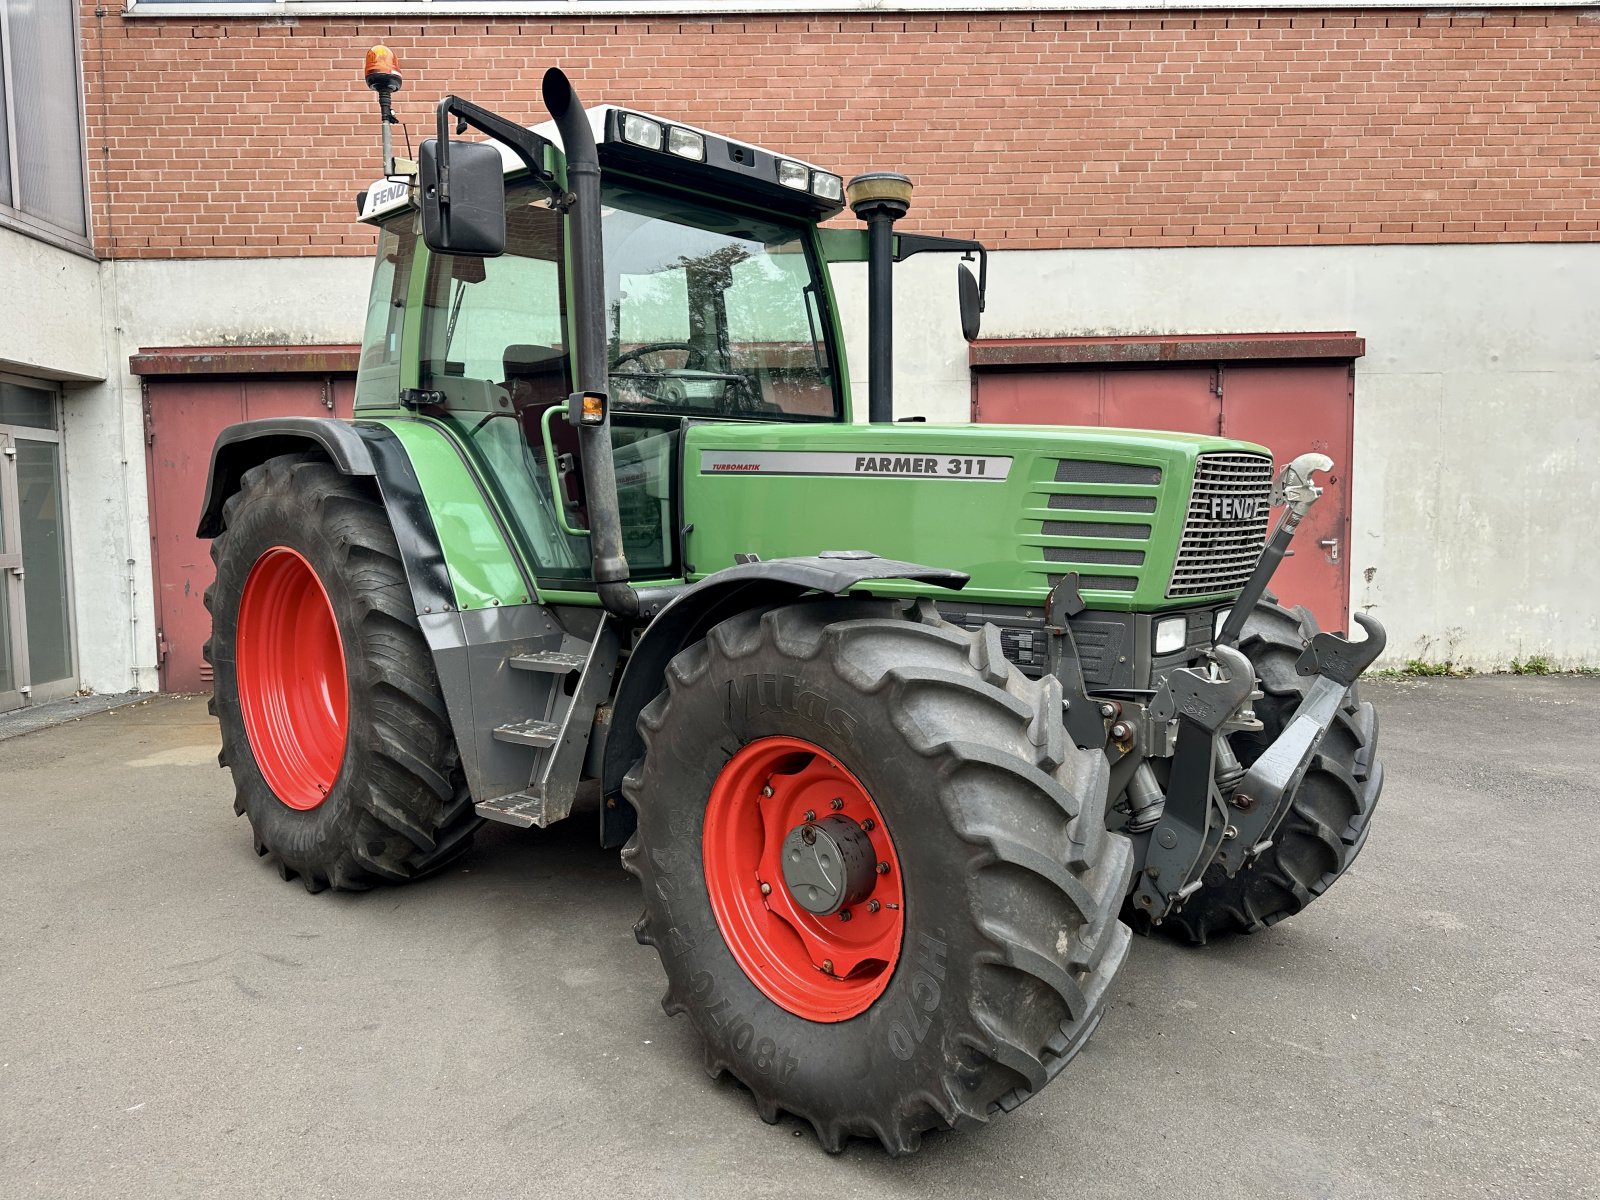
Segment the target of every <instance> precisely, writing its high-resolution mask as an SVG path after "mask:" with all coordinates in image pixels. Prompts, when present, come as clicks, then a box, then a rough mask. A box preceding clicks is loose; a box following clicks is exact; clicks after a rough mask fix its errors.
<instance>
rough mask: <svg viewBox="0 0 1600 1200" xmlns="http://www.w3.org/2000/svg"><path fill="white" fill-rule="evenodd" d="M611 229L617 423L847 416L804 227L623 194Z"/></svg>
mask: <svg viewBox="0 0 1600 1200" xmlns="http://www.w3.org/2000/svg"><path fill="white" fill-rule="evenodd" d="M602 229H603V231H604V237H605V265H606V341H607V353H608V362H609V373H610V392H611V404H612V410H613V411H614V412H616V411H621V412H639V413H657V414H662V415H671V416H697V417H732V418H739V417H744V418H756V419H766V420H773V419H778V420H783V419H790V420H793V419H797V418H798V419H806V418H812V419H817V418H820V419H825V420H826V419H832V418H834V417H835V416H836V414H837V413H838V411H839V408H838V397H837V394H836V388H835V380H834V376H833V368H832V364H831V363H830V362H829V360H828V355H827V344H826V342H825V341H824V339H823V337H822V328H823V318H822V313H821V309H820V306H819V304H818V298H817V288H816V284H815V282H814V279H813V269H812V263H811V259H810V255H809V253H808V252H807V250H806V241H805V239H804V238H803V237H802V236H801V230H800V229H799V228H798V227H795V226H788V225H780V224H777V223H774V222H773V221H770V220H764V219H761V218H756V217H749V216H744V215H742V214H738V213H734V212H728V211H718V210H715V209H710V208H704V207H701V206H700V205H697V204H693V203H690V202H686V201H683V200H677V199H665V198H662V197H660V196H655V195H650V194H648V193H645V192H641V191H638V190H636V189H632V188H628V187H622V186H617V185H612V186H609V187H607V188H606V189H605V192H604V218H603V223H602Z"/></svg>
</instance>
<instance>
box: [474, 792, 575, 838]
mask: <svg viewBox="0 0 1600 1200" xmlns="http://www.w3.org/2000/svg"><path fill="white" fill-rule="evenodd" d="M472 807H473V809H474V810H476V812H477V814H478V815H479V816H480V817H483V818H485V819H486V820H490V821H499V822H500V823H501V824H502V825H515V826H516V827H517V828H518V829H533V828H535V827H537V828H539V829H543V828H544V827H545V826H546V825H551V824H554V823H555V822H556V821H559V820H560V819H561V818H562V817H564V816H566V815H567V811H568V808H569V807H570V806H562V807H561V810H560V811H559V812H552V811H551V806H550V805H549V804H547V803H546V802H545V800H544V798H543V797H540V796H530V795H529V794H528V793H527V792H512V793H511V794H510V795H509V796H500V797H497V798H496V799H494V800H485V801H483V802H482V803H481V804H474V805H473V806H472Z"/></svg>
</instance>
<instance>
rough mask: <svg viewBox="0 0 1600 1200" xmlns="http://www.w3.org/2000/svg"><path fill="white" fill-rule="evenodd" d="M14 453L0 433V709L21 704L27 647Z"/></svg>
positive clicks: (9, 442) (4, 436)
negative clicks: (23, 613) (23, 624)
mask: <svg viewBox="0 0 1600 1200" xmlns="http://www.w3.org/2000/svg"><path fill="white" fill-rule="evenodd" d="M16 453H17V451H16V447H15V446H13V445H12V444H11V438H10V437H8V436H7V435H6V434H3V433H0V712H5V711H6V710H8V709H12V708H18V707H20V706H21V704H22V700H23V695H24V693H23V691H22V688H23V687H24V686H25V684H24V681H25V680H26V679H27V665H26V663H25V661H24V655H26V653H27V647H26V646H25V645H24V644H23V640H22V627H21V622H20V614H21V613H22V611H23V607H24V601H23V594H22V581H23V577H24V574H23V568H22V549H21V538H20V537H19V536H18V531H17V505H16V499H15V492H14V489H13V488H11V487H8V486H7V484H8V483H9V482H11V475H12V474H13V471H14V468H13V467H12V464H13V463H14V462H15V461H16Z"/></svg>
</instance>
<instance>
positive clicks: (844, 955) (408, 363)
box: [200, 48, 1384, 1153]
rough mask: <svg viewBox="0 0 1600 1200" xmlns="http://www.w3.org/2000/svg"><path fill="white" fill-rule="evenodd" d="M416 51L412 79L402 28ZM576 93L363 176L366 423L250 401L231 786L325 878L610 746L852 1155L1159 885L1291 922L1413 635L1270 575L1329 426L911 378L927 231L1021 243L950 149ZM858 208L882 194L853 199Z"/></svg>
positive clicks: (1026, 1020)
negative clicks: (1341, 625) (900, 145)
mask: <svg viewBox="0 0 1600 1200" xmlns="http://www.w3.org/2000/svg"><path fill="white" fill-rule="evenodd" d="M368 81H369V84H372V85H373V86H374V87H376V88H377V89H378V90H379V92H380V97H381V99H382V101H383V104H384V113H385V116H386V117H388V116H389V107H388V102H389V92H391V91H393V90H394V88H396V87H398V83H399V80H398V74H397V73H396V72H395V70H394V64H393V61H392V58H391V57H390V56H388V52H387V51H382V50H381V48H380V50H379V51H375V52H374V54H373V55H372V56H371V57H370V58H369V76H368ZM543 100H544V103H545V106H546V107H547V108H548V110H549V112H550V116H551V118H552V120H551V122H550V123H549V124H547V125H544V126H540V127H538V128H536V129H532V130H529V129H524V128H522V127H521V126H519V125H517V124H515V123H513V122H511V121H508V120H506V119H504V118H502V117H499V116H496V115H495V114H493V113H491V112H488V111H486V110H484V109H482V108H480V107H477V106H475V105H473V104H470V103H467V102H465V101H463V100H461V99H458V98H456V97H453V96H452V97H447V98H446V99H444V100H442V101H441V102H440V103H439V105H438V108H437V136H436V137H434V138H430V139H428V140H426V141H423V142H422V143H421V144H420V145H419V146H418V157H417V161H416V163H415V164H412V163H409V162H406V161H405V160H394V159H392V158H389V157H388V155H387V154H386V164H385V169H386V172H387V174H386V177H385V179H384V180H382V181H380V182H378V183H376V184H374V185H373V186H372V187H371V188H370V189H369V190H368V191H366V192H365V193H363V194H362V196H361V197H360V200H359V203H360V205H361V216H362V219H363V220H365V221H367V222H369V223H371V224H373V225H375V226H377V229H378V251H377V269H376V271H375V273H374V277H373V285H372V292H371V301H370V305H369V308H368V310H367V318H366V332H365V339H364V345H363V348H362V354H361V366H360V374H359V378H358V383H357V391H356V411H355V416H354V419H353V420H350V421H341V420H337V419H299V418H286V419H276V420H263V421H251V422H247V423H244V424H239V425H233V426H230V427H229V428H227V429H226V430H225V431H224V432H223V433H222V434H221V435H220V437H219V439H218V441H217V445H216V449H215V452H214V455H213V461H212V467H211V477H210V481H209V486H208V490H207V494H206V499H205V506H204V511H203V514H202V516H201V521H200V533H201V535H202V536H204V537H208V538H211V539H213V541H212V557H213V558H214V559H215V562H216V582H215V584H214V586H213V587H212V588H211V590H210V591H209V592H208V593H207V603H208V604H209V606H210V608H211V613H212V619H213V623H214V629H213V635H212V639H211V641H210V642H209V643H208V647H207V654H208V657H209V659H210V661H211V662H212V664H213V667H214V669H215V699H214V711H215V713H216V716H217V717H218V719H219V720H220V722H221V726H222V739H223V750H222V756H221V760H222V762H223V764H224V765H225V766H227V767H229V768H230V769H231V770H232V772H233V779H234V783H235V786H236V788H237V801H236V804H235V807H236V809H237V811H238V812H240V813H243V814H244V815H246V816H248V817H249V819H250V824H251V826H252V828H253V830H254V835H255V848H256V850H257V852H258V853H259V854H261V855H271V856H273V858H275V860H276V863H277V866H278V870H279V873H280V874H281V875H282V876H283V878H285V879H293V878H295V877H298V878H300V879H301V880H303V881H304V884H305V886H306V888H307V889H308V890H310V891H313V892H315V891H319V890H321V889H323V888H327V887H333V888H346V889H361V888H367V887H371V886H373V885H375V884H380V883H402V882H405V881H407V880H412V879H417V878H420V877H422V876H424V875H427V874H429V873H431V872H434V871H437V870H439V869H440V868H441V867H442V866H444V865H445V864H446V863H449V862H451V861H452V860H454V859H455V858H456V857H457V856H459V855H460V854H461V853H462V852H463V851H464V850H465V849H466V848H467V845H468V843H469V840H470V839H471V837H472V834H473V831H474V829H475V828H476V827H477V826H478V825H480V824H481V823H482V822H483V821H484V820H486V819H487V820H492V821H501V822H505V823H508V824H511V825H516V826H523V827H528V826H537V827H540V828H543V827H546V826H549V825H551V824H552V823H554V822H556V821H559V820H561V819H563V818H565V817H567V816H568V815H569V814H570V813H571V812H572V810H573V806H574V801H575V799H576V798H577V797H578V795H579V790H580V786H582V785H584V784H585V783H586V781H594V784H593V785H591V787H590V790H591V791H593V792H594V793H596V794H597V796H598V802H597V804H598V812H599V818H598V823H599V831H598V832H599V838H600V841H601V842H602V844H603V845H605V846H608V847H622V848H623V849H622V859H623V864H624V865H625V866H626V868H627V870H628V871H630V872H631V873H632V874H634V875H635V876H637V877H638V879H639V881H640V883H641V884H642V885H643V892H644V915H643V917H642V918H641V919H640V921H639V923H638V925H637V927H636V932H637V935H638V939H639V941H640V942H642V943H644V944H646V945H649V946H654V947H655V949H656V951H657V953H658V954H659V956H660V959H661V964H662V966H663V968H664V969H665V971H666V975H667V991H666V997H665V1000H664V1002H663V1003H664V1006H665V1008H666V1010H667V1012H668V1013H669V1014H677V1013H684V1014H687V1015H688V1017H689V1019H690V1020H691V1021H692V1022H693V1023H694V1025H695V1027H696V1028H697V1029H698V1031H699V1032H700V1034H701V1035H702V1037H703V1038H704V1041H705V1047H706V1050H705V1056H706V1057H705V1062H706V1066H707V1068H708V1070H710V1072H711V1073H712V1074H713V1075H714V1076H715V1075H718V1074H721V1073H722V1072H728V1073H730V1074H732V1075H734V1076H736V1077H737V1078H738V1079H739V1080H740V1081H741V1082H743V1083H744V1084H745V1085H746V1086H747V1087H748V1088H749V1090H750V1091H751V1092H752V1093H753V1094H754V1098H755V1103H756V1108H757V1110H758V1111H759V1113H760V1115H761V1116H762V1117H764V1118H765V1119H766V1120H768V1121H776V1120H778V1118H779V1114H780V1113H782V1112H785V1111H787V1112H790V1113H793V1114H795V1115H797V1116H799V1117H801V1118H803V1119H805V1120H807V1121H809V1122H810V1123H811V1124H812V1125H813V1126H814V1127H815V1129H816V1132H817V1136H818V1138H819V1139H820V1141H821V1143H822V1145H823V1146H824V1147H826V1148H827V1149H829V1150H838V1149H840V1148H841V1146H842V1145H843V1143H844V1141H845V1140H846V1139H847V1138H849V1137H851V1136H855V1135H865V1136H869V1137H876V1138H878V1139H879V1140H880V1141H881V1142H882V1143H883V1145H884V1146H885V1147H886V1148H887V1149H888V1150H889V1151H890V1152H892V1153H899V1152H904V1151H909V1150H912V1149H915V1148H916V1146H917V1145H918V1143H919V1141H920V1139H921V1135H922V1133H923V1131H925V1130H929V1129H938V1128H946V1127H966V1126H970V1125H974V1124H978V1123H982V1122H985V1121H987V1120H988V1119H989V1117H990V1116H991V1115H993V1114H995V1113H996V1112H999V1111H1002V1110H1010V1109H1012V1108H1014V1107H1015V1106H1016V1105H1018V1104H1020V1103H1022V1102H1023V1101H1024V1100H1027V1099H1028V1098H1029V1097H1031V1096H1032V1095H1034V1094H1035V1093H1036V1092H1038V1091H1039V1090H1040V1089H1041V1088H1043V1087H1044V1086H1045V1085H1046V1084H1047V1083H1048V1082H1049V1081H1050V1080H1051V1079H1052V1078H1054V1077H1055V1075H1056V1074H1057V1073H1058V1072H1059V1071H1060V1070H1061V1068H1062V1067H1063V1066H1064V1065H1065V1064H1066V1063H1067V1062H1068V1061H1069V1060H1070V1059H1071V1058H1072V1057H1073V1055H1074V1054H1075V1053H1076V1052H1077V1051H1078V1049H1079V1048H1080V1047H1081V1046H1082V1045H1083V1044H1084V1042H1085V1040H1086V1039H1087V1038H1088V1037H1089V1035H1090V1034H1091V1033H1092V1032H1093V1030H1094V1028H1095V1026H1096V1025H1097V1024H1098V1022H1099V1020H1100V1018H1101V1015H1102V1014H1103V1012H1104V1011H1105V1005H1106V998H1107V988H1108V985H1109V984H1110V982H1111V979H1112V977H1113V976H1114V975H1115V973H1116V971H1117V969H1118V967H1119V966H1120V965H1121V963H1122V961H1123V958H1124V955H1125V954H1126V952H1127V949H1128V945H1129V940H1130V932H1131V930H1130V926H1131V927H1133V928H1140V929H1152V928H1155V927H1157V926H1160V927H1161V928H1162V929H1164V930H1169V931H1173V932H1175V933H1177V934H1178V935H1180V936H1182V937H1184V938H1186V939H1189V940H1192V941H1195V942H1204V941H1205V940H1206V938H1207V937H1208V936H1209V935H1212V934H1215V933H1217V932H1219V931H1232V932H1250V931H1254V930H1259V929H1262V928H1263V927H1265V926H1267V925H1270V924H1272V923H1273V922H1274V921H1277V920H1278V919H1280V918H1282V917H1285V916H1288V915H1290V914H1292V913H1295V912H1298V911H1299V910H1300V909H1301V908H1303V907H1304V906H1305V905H1306V904H1307V903H1309V902H1310V901H1311V900H1312V899H1314V898H1315V897H1317V896H1318V895H1320V894H1321V893H1322V892H1323V891H1325V890H1326V889H1327V888H1328V886H1329V885H1330V884H1331V883H1332V882H1333V881H1334V880H1335V879H1336V878H1337V877H1338V876H1339V875H1340V874H1341V873H1342V872H1343V871H1344V870H1345V869H1346V868H1348V867H1349V865H1350V863H1351V860H1352V859H1354V857H1355V856H1356V854H1357V853H1358V852H1359V851H1360V849H1361V846H1362V843H1363V842H1364V840H1365V838H1366V834H1367V827H1368V822H1369V820H1370V818H1371V816H1372V812H1373V809H1374V806H1375V805H1376V802H1377V799H1378V793H1379V789H1380V786H1381V782H1382V769H1381V767H1380V765H1379V763H1378V761H1377V759H1376V758H1375V757H1374V751H1375V746H1376V740H1377V731H1378V726H1377V720H1376V718H1375V716H1374V714H1373V710H1372V708H1371V706H1370V705H1368V704H1364V703H1361V702H1360V700H1359V699H1358V698H1357V695H1356V689H1355V681H1356V677H1357V676H1358V675H1359V674H1360V673H1361V672H1362V670H1363V669H1364V668H1365V667H1366V666H1367V665H1369V664H1370V663H1371V661H1372V660H1373V659H1374V658H1376V657H1377V655H1378V653H1379V652H1380V650H1381V649H1382V646H1383V641H1384V635H1383V632H1382V630H1381V628H1380V627H1379V626H1378V624H1377V623H1376V622H1374V621H1371V620H1368V619H1367V618H1366V617H1364V616H1359V615H1358V616H1357V618H1356V619H1357V620H1358V621H1359V622H1360V624H1361V625H1362V626H1363V627H1364V628H1365V632H1366V636H1365V639H1364V640H1362V641H1356V642H1351V641H1347V640H1346V639H1344V638H1342V637H1339V636H1335V635H1333V634H1328V633H1318V632H1317V630H1316V628H1315V626H1314V624H1313V622H1312V619H1311V617H1310V615H1309V614H1308V613H1307V612H1306V611H1305V610H1304V609H1285V608H1282V607H1279V605H1278V604H1277V603H1276V602H1275V601H1274V600H1273V599H1272V598H1271V596H1270V595H1269V594H1268V593H1267V592H1266V590H1265V589H1266V586H1267V584H1268V581H1269V577H1270V576H1271V575H1272V571H1273V568H1274V567H1275V566H1276V565H1277V563H1278V562H1279V561H1280V560H1281V559H1282V557H1283V555H1284V553H1285V551H1286V550H1287V548H1288V545H1289V542H1290V538H1291V537H1292V535H1293V533H1294V529H1295V526H1296V525H1297V524H1298V523H1299V521H1300V519H1301V518H1302V517H1303V516H1304V514H1305V512H1306V509H1307V508H1308V507H1309V506H1310V505H1311V504H1312V502H1313V501H1314V500H1315V499H1316V496H1317V494H1318V490H1319V489H1318V488H1317V487H1316V486H1315V484H1314V483H1313V482H1312V474H1313V472H1314V471H1318V470H1326V469H1328V468H1329V467H1330V466H1331V463H1330V462H1329V461H1328V460H1327V459H1326V458H1323V457H1321V456H1319V455H1314V454H1313V455H1305V456H1302V457H1301V458H1298V459H1296V460H1295V461H1294V462H1293V463H1291V464H1289V465H1288V466H1287V467H1286V468H1284V469H1283V471H1282V472H1281V473H1280V474H1279V475H1278V476H1277V477H1276V480H1274V474H1273V464H1272V459H1271V457H1270V454H1269V453H1268V452H1267V451H1266V450H1264V449H1263V448H1262V447H1260V446H1255V445H1251V444H1248V443H1243V442H1238V441H1230V440H1225V439H1222V438H1216V437H1203V436H1192V435H1187V434H1168V433H1153V432H1143V431H1133V430H1119V429H1079V428H1049V429H1044V428H1030V427H1020V426H1014V427H1002V426H982V427H976V426H970V425H934V424H929V423H924V422H921V421H919V420H918V419H917V418H916V417H902V418H901V419H899V420H896V419H895V418H894V415H893V412H892V407H891V394H890V367H891V346H890V317H891V277H892V273H893V269H894V263H895V262H898V261H900V260H903V259H905V258H906V257H908V256H910V255H913V254H921V253H933V252H946V253H951V254H958V255H963V256H965V257H966V258H967V259H969V260H970V259H974V258H975V259H976V260H977V263H978V266H979V275H978V276H974V274H973V273H972V272H971V271H970V270H969V269H968V268H967V267H966V266H965V265H964V264H960V265H958V267H957V276H958V282H959V285H960V286H959V289H958V294H957V297H956V298H957V300H958V301H959V304H960V309H961V313H962V318H963V325H964V327H965V329H966V332H967V336H968V337H969V338H970V337H975V336H976V334H977V323H978V313H979V312H980V311H981V308H982V303H983V293H984V286H983V283H982V282H981V276H982V275H983V274H984V273H985V272H984V271H983V266H984V264H985V263H986V258H985V253H984V250H983V247H982V246H980V245H979V244H978V243H976V242H969V241H965V240H960V239H954V238H942V237H933V236H927V235H912V234H906V233H897V232H896V231H895V229H894V223H895V221H896V220H897V219H898V218H899V217H900V216H902V215H903V214H904V213H905V212H906V210H907V208H908V205H909V201H910V195H911V185H910V182H909V181H908V180H906V179H905V178H904V177H902V176H898V175H890V174H869V175H863V176H860V177H858V178H856V179H854V180H852V181H851V183H850V184H849V186H848V187H846V186H845V185H844V183H843V181H842V179H841V178H840V177H839V176H838V175H835V174H830V173H829V172H827V171H825V170H822V169H820V168H818V167H815V166H812V165H811V164H809V163H805V162H801V161H799V160H797V159H794V158H789V157H786V156H784V155H782V154H777V153H774V152H772V151H769V150H765V149H762V148H760V147H757V146H752V145H747V144H745V143H742V142H737V141H734V140H732V139H729V138H724V137H721V136H719V135H717V134H714V133H711V132H708V131H706V130H703V129H697V128H693V127H690V126H687V125H683V124H680V123H678V122H675V121H671V120H666V119H663V118H659V117H654V116H649V115H647V114H645V113H642V112H636V111H627V110H623V109H620V108H613V107H608V106H603V107H599V108H593V109H589V110H587V111H586V110H585V109H584V108H583V107H582V106H581V105H580V104H579V102H578V99H577V97H576V95H575V94H574V92H573V89H572V87H571V85H570V84H569V82H568V80H567V78H566V76H565V75H563V74H562V73H561V72H560V71H557V70H551V71H549V72H548V73H546V75H545V76H544V80H543ZM452 127H453V128H452ZM469 127H470V128H473V129H476V130H478V131H479V132H481V133H483V134H485V135H487V137H486V140H473V139H469V138H464V137H462V136H461V135H463V134H464V133H465V132H466V130H467V129H468V128H469ZM386 132H387V130H386ZM413 167H414V168H415V177H414V178H413V177H412V175H411V168H413ZM399 172H404V173H399ZM846 203H848V204H849V205H850V207H851V208H852V210H853V211H854V213H855V214H856V215H857V216H858V217H859V218H861V219H862V220H863V221H864V222H865V228H864V229H863V228H860V227H853V228H828V229H823V228H819V223H821V222H824V221H826V220H827V219H828V218H831V217H834V216H835V215H837V214H839V213H840V212H841V211H842V209H843V208H844V207H845V205H846ZM842 261H852V262H865V264H866V270H867V276H868V318H869V322H868V334H869V371H868V376H869V383H870V387H869V399H868V412H869V420H868V421H866V422H863V423H856V422H855V421H853V415H854V414H853V409H852V403H851V396H850V391H849V387H848V375H847V372H846V368H845V362H844V345H843V337H842V334H841V330H840V324H839V315H838V310H837V307H836V305H835V301H834V294H833V289H832V287H831V286H830V282H829V270H828V267H829V264H830V263H836V262H842ZM1272 506H1277V508H1278V509H1279V512H1278V515H1277V517H1276V518H1275V519H1274V518H1273V517H1272V512H1271V508H1272ZM1269 521H1270V522H1271V524H1272V527H1271V530H1270V532H1269ZM588 794H589V792H588V791H586V792H585V796H586V797H587V796H588ZM581 811H583V812H591V811H593V809H592V807H591V805H590V804H589V802H588V801H587V799H586V801H585V804H584V805H583V807H582V809H581Z"/></svg>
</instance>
